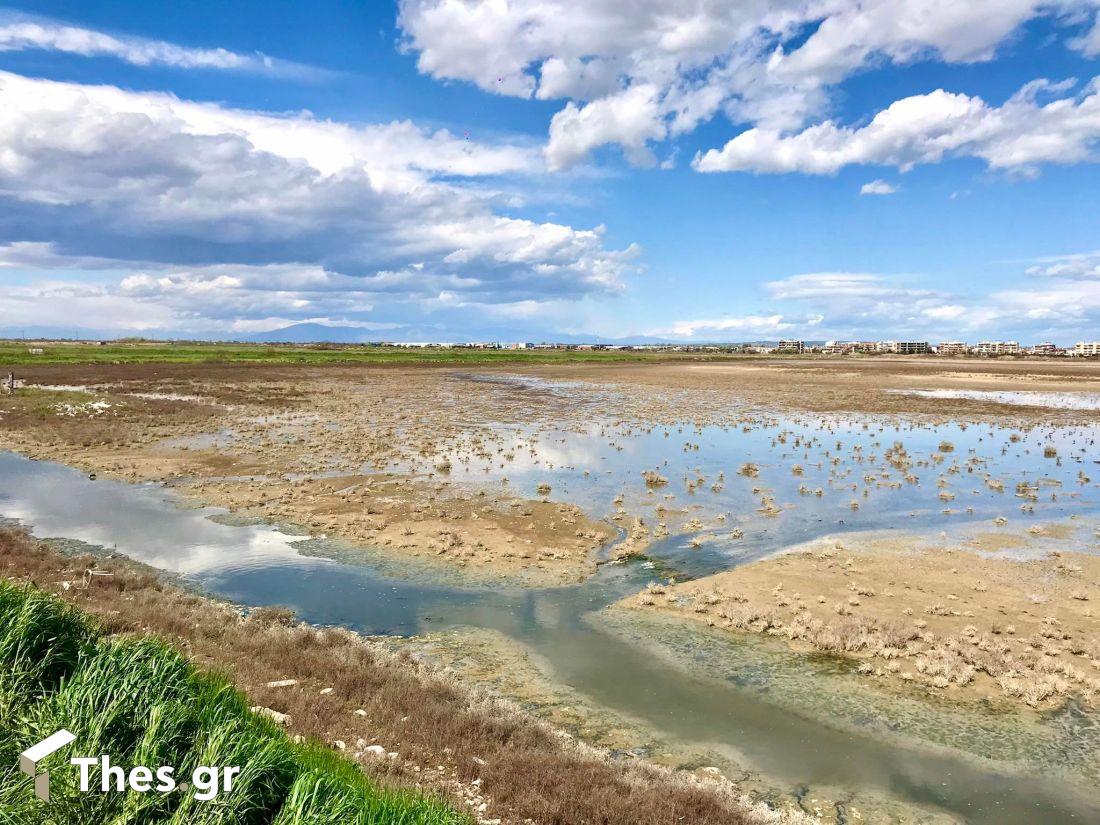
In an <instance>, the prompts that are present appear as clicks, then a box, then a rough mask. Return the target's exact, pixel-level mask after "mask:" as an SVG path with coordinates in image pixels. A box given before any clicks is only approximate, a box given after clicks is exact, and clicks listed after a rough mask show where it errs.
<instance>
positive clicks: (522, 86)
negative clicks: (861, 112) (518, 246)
mask: <svg viewBox="0 0 1100 825" xmlns="http://www.w3.org/2000/svg"><path fill="white" fill-rule="evenodd" d="M1095 7H1096V0H969V2H962V3H961V2H957V0H741V2H736V3H733V2H722V1H721V0H698V1H697V2H690V3H685V2H681V0H634V2H630V3H624V2H621V0H588V1H587V2H585V3H583V4H578V3H576V2H573V1H572V0H509V1H508V2H504V1H503V0H402V2H401V4H400V13H399V17H398V22H399V25H400V26H401V28H402V30H403V32H404V34H405V42H404V46H405V48H406V49H407V50H409V51H410V52H413V53H415V54H416V55H417V65H418V67H419V69H420V71H422V72H424V73H425V74H429V75H431V76H433V77H436V78H440V79H453V80H464V81H468V82H471V83H473V84H476V85H477V86H478V87H480V88H481V89H484V90H486V91H489V92H492V93H496V94H504V95H513V96H518V97H525V98H530V97H537V98H540V99H566V100H567V101H569V102H568V103H567V104H566V109H564V110H562V112H559V115H558V117H556V118H555V120H556V121H558V124H559V126H562V127H564V126H565V125H568V126H569V128H568V129H564V128H561V129H559V130H558V131H557V132H556V133H555V132H554V131H553V130H552V131H551V135H550V142H549V145H548V148H547V153H548V157H549V158H550V159H551V162H552V163H554V164H556V165H564V164H566V163H577V162H580V161H581V160H582V159H583V157H584V154H585V153H586V152H587V151H589V150H591V149H592V148H595V147H597V146H601V145H604V144H607V143H618V144H620V145H621V146H623V147H624V148H625V149H626V150H627V152H628V157H629V158H630V159H631V160H632V161H634V162H642V163H649V162H651V156H650V155H649V154H648V153H646V152H644V151H641V149H640V147H639V141H642V142H645V141H660V140H663V139H665V138H666V137H667V136H669V135H672V136H674V135H677V134H681V133H684V132H688V131H691V130H692V129H694V128H695V127H696V126H697V125H698V124H699V123H701V122H703V121H706V120H708V119H710V118H712V117H714V116H715V115H716V114H719V113H724V114H725V115H726V116H727V117H728V118H729V119H730V120H731V121H732V122H734V123H743V122H746V121H748V122H751V123H753V124H755V125H757V126H759V127H761V128H764V129H769V130H775V131H783V130H791V129H797V128H800V127H801V126H803V125H804V124H805V123H806V122H807V121H808V120H809V119H811V118H816V117H818V116H820V115H821V114H823V113H824V111H825V108H826V106H827V104H828V101H829V91H830V88H831V87H832V86H834V85H835V84H837V83H839V82H841V81H843V80H844V79H845V78H846V77H848V76H849V75H851V74H852V73H853V72H856V71H859V70H860V69H863V68H865V67H868V66H871V65H874V64H875V63H877V62H880V61H890V62H894V63H899V64H901V63H910V62H914V61H917V60H924V59H933V60H941V61H945V62H950V63H968V62H976V61H984V60H989V59H991V58H992V57H993V56H994V55H995V53H996V51H997V49H998V47H999V46H1000V45H1001V44H1002V43H1004V42H1005V41H1006V40H1008V39H1009V38H1010V37H1011V36H1012V35H1013V34H1014V33H1015V32H1016V31H1017V30H1018V29H1019V28H1020V27H1021V26H1022V25H1023V24H1024V23H1026V22H1027V21H1029V20H1032V19H1035V18H1037V17H1049V18H1052V19H1054V20H1055V21H1056V22H1057V23H1061V22H1063V21H1065V22H1067V23H1071V22H1072V15H1071V13H1072V12H1077V13H1082V12H1085V11H1087V10H1090V9H1094V8H1095ZM807 35H808V36H807ZM1091 40H1092V35H1090V36H1089V37H1088V38H1087V41H1088V43H1089V44H1091ZM1074 42H1075V43H1076V42H1077V41H1074ZM1075 48H1079V49H1082V50H1084V51H1086V52H1087V51H1088V49H1089V48H1090V46H1088V45H1084V41H1082V45H1077V46H1075ZM636 88H640V89H643V90H644V92H638V93H634V92H633V90H634V89H636ZM625 93H632V94H637V95H638V98H641V99H644V106H643V105H636V106H634V107H632V108H631V112H630V115H631V116H629V117H625V116H622V113H621V112H614V111H613V110H615V109H617V108H619V107H621V106H622V96H623V95H624V94H625ZM640 102H641V101H640V100H638V99H635V100H634V103H636V104H637V103H640ZM589 107H594V108H593V109H592V113H591V115H590V116H588V117H581V116H580V113H583V112H585V110H586V109H588V108H589ZM558 118H561V120H560V121H559V120H558Z"/></svg>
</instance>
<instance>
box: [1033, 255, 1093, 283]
mask: <svg viewBox="0 0 1100 825" xmlns="http://www.w3.org/2000/svg"><path fill="white" fill-rule="evenodd" d="M1027 274H1028V275H1042V276H1046V277H1049V278H1068V279H1072V280H1079V281H1100V250H1098V251H1096V252H1082V253H1079V254H1076V255H1059V256H1056V257H1053V258H1040V259H1039V260H1037V261H1036V263H1035V265H1034V266H1030V267H1028V269H1027Z"/></svg>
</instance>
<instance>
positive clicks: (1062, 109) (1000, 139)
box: [693, 77, 1100, 175]
mask: <svg viewBox="0 0 1100 825" xmlns="http://www.w3.org/2000/svg"><path fill="white" fill-rule="evenodd" d="M1070 85H1071V84H1070V83H1065V82H1063V83H1052V82H1050V81H1047V80H1036V81H1034V82H1032V83H1029V84H1027V85H1026V86H1024V87H1023V88H1022V89H1020V91H1018V92H1017V93H1016V94H1015V95H1013V96H1012V97H1011V98H1009V99H1008V100H1007V101H1005V103H1004V104H1003V105H1001V106H991V105H989V104H988V103H986V102H985V101H984V100H982V99H981V98H979V97H971V96H969V95H964V94H956V93H951V92H946V91H944V90H942V89H938V90H936V91H934V92H930V93H929V94H923V95H913V96H912V97H907V98H903V99H901V100H898V101H895V102H894V103H892V104H891V105H890V106H889V107H887V108H886V109H884V110H882V111H881V112H879V113H878V114H876V115H875V116H874V118H873V119H872V120H871V122H870V123H868V124H867V125H865V126H861V127H854V126H840V125H838V124H836V123H835V122H833V121H826V122H824V123H821V124H818V125H815V126H810V127H808V128H806V129H804V130H802V131H800V132H796V133H794V134H784V133H781V132H779V131H776V130H770V129H761V128H753V129H749V130H747V131H745V132H742V133H741V134H740V135H738V136H737V137H735V138H733V140H731V141H729V143H727V144H726V145H725V146H724V147H723V148H722V149H720V150H718V149H711V150H709V151H708V152H706V153H703V154H699V155H697V156H696V158H695V160H694V162H693V165H694V166H695V168H696V169H698V170H699V171H701V172H730V171H749V172H771V173H783V172H802V173H807V174H817V175H828V174H833V173H835V172H837V171H839V170H840V169H842V168H844V167H845V166H849V165H883V166H895V167H897V168H898V169H900V170H902V171H907V170H909V169H912V168H913V167H914V166H916V165H918V164H925V163H936V162H939V161H940V160H942V159H944V158H945V157H975V158H980V159H982V160H984V161H985V162H986V163H987V164H988V165H989V167H990V168H993V169H1015V170H1023V171H1028V170H1032V169H1034V168H1035V167H1037V166H1039V165H1041V164H1047V163H1056V164H1067V163H1077V162H1080V161H1084V160H1090V159H1092V158H1093V148H1094V145H1095V144H1096V142H1097V141H1098V140H1100V77H1098V78H1094V79H1093V80H1092V82H1090V83H1088V84H1087V85H1086V86H1085V87H1084V88H1083V89H1082V90H1081V92H1080V93H1079V94H1077V95H1074V96H1066V95H1065V94H1064V93H1065V92H1066V91H1067V90H1068V87H1069V86H1070ZM1051 95H1055V96H1056V97H1055V98H1054V99H1053V100H1050V101H1049V102H1046V103H1043V102H1042V99H1043V98H1045V97H1048V96H1051ZM1057 95H1061V96H1057Z"/></svg>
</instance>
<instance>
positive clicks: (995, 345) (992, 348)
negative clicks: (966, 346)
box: [974, 341, 1020, 355]
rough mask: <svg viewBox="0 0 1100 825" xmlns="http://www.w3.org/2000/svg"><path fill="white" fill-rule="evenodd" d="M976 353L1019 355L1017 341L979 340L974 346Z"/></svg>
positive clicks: (1018, 343)
mask: <svg viewBox="0 0 1100 825" xmlns="http://www.w3.org/2000/svg"><path fill="white" fill-rule="evenodd" d="M974 352H976V353H977V354H978V355H1019V354H1020V342H1019V341H979V342H978V345H977V346H975V347H974Z"/></svg>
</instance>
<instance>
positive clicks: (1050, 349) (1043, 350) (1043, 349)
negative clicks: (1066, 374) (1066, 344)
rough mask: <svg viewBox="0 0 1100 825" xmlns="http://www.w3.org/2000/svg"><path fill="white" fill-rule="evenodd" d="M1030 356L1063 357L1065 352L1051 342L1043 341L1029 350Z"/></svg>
mask: <svg viewBox="0 0 1100 825" xmlns="http://www.w3.org/2000/svg"><path fill="white" fill-rule="evenodd" d="M1027 352H1028V355H1063V354H1065V350H1064V349H1061V348H1060V347H1059V346H1058V345H1057V344H1052V343H1051V342H1050V341H1043V342H1042V343H1039V344H1035V345H1034V346H1031V347H1028V348H1027Z"/></svg>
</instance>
